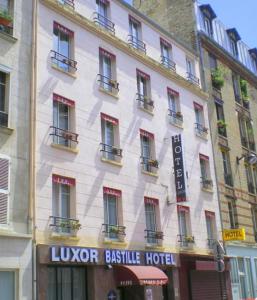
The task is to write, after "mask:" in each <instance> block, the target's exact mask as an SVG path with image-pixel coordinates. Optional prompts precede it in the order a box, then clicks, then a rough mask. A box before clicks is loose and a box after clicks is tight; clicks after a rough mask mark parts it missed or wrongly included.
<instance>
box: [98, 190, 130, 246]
mask: <svg viewBox="0 0 257 300" xmlns="http://www.w3.org/2000/svg"><path fill="white" fill-rule="evenodd" d="M103 195H104V224H103V226H104V230H103V233H104V234H105V238H108V239H115V240H120V241H121V240H122V239H123V238H124V236H125V227H124V226H121V224H122V219H121V215H122V214H121V212H122V208H121V195H122V194H121V191H119V190H116V189H112V188H108V187H104V188H103Z"/></svg>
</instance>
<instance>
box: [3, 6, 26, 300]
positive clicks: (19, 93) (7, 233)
mask: <svg viewBox="0 0 257 300" xmlns="http://www.w3.org/2000/svg"><path fill="white" fill-rule="evenodd" d="M31 28H32V1H30V0H26V1H13V0H1V1H0V298H1V299H5V300H15V299H24V300H25V299H26V300H29V299H32V259H31V257H32V245H31V215H30V210H29V208H30V201H29V199H30V193H29V167H30V165H29V153H30V151H29V147H30V134H29V133H30V82H31V81H30V79H31V44H32V32H31ZM25 32H26V34H24V33H25Z"/></svg>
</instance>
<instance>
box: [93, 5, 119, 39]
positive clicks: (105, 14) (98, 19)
mask: <svg viewBox="0 0 257 300" xmlns="http://www.w3.org/2000/svg"><path fill="white" fill-rule="evenodd" d="M93 20H94V22H95V24H97V25H99V26H100V27H102V28H104V29H106V30H108V31H110V32H111V33H113V34H115V24H114V23H113V22H112V21H111V20H110V2H109V1H108V0H96V12H95V13H94V14H93Z"/></svg>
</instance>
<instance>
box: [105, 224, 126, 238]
mask: <svg viewBox="0 0 257 300" xmlns="http://www.w3.org/2000/svg"><path fill="white" fill-rule="evenodd" d="M102 226H103V234H104V236H105V238H106V239H111V240H118V241H120V242H122V241H124V238H125V236H126V233H125V230H126V227H125V226H120V225H111V224H102Z"/></svg>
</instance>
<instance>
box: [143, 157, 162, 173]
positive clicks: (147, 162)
mask: <svg viewBox="0 0 257 300" xmlns="http://www.w3.org/2000/svg"><path fill="white" fill-rule="evenodd" d="M141 164H142V168H143V171H146V172H150V173H157V170H158V168H159V162H158V160H156V159H152V158H150V157H143V156H141Z"/></svg>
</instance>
